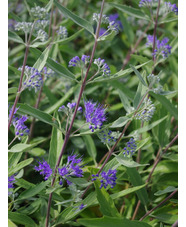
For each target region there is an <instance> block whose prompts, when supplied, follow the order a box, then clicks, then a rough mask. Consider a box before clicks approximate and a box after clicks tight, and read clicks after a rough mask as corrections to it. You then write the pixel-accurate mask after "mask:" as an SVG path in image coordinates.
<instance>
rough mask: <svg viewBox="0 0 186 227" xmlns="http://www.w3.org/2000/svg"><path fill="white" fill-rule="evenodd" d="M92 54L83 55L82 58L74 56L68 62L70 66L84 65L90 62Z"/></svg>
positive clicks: (80, 66)
mask: <svg viewBox="0 0 186 227" xmlns="http://www.w3.org/2000/svg"><path fill="white" fill-rule="evenodd" d="M89 59H90V56H88V55H82V57H81V60H80V58H79V57H78V56H75V57H73V58H72V59H71V60H70V61H69V64H68V67H79V68H82V67H84V66H85V65H86V64H87V63H88V62H89Z"/></svg>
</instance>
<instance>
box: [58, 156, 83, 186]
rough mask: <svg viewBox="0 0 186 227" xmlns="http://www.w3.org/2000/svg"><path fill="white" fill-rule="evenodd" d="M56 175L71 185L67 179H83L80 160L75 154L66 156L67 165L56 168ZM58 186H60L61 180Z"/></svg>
mask: <svg viewBox="0 0 186 227" xmlns="http://www.w3.org/2000/svg"><path fill="white" fill-rule="evenodd" d="M58 173H59V175H60V176H61V178H62V179H65V180H66V181H67V183H68V184H71V182H70V181H69V180H68V179H67V177H71V176H76V177H83V170H82V159H81V158H77V155H76V154H75V155H70V156H68V159H67V163H66V164H65V165H64V166H63V167H62V168H58ZM60 184H62V180H61V181H60Z"/></svg>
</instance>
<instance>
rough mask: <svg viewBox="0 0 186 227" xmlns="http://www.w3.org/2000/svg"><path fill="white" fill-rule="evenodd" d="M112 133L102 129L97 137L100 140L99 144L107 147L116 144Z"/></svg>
mask: <svg viewBox="0 0 186 227" xmlns="http://www.w3.org/2000/svg"><path fill="white" fill-rule="evenodd" d="M113 134H114V133H113V132H112V131H111V130H108V129H102V130H101V131H100V132H99V133H98V136H99V138H100V139H101V142H102V143H104V144H108V145H110V146H111V145H113V144H114V143H115V142H116V137H115V136H114V135H113Z"/></svg>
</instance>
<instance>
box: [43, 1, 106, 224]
mask: <svg viewBox="0 0 186 227" xmlns="http://www.w3.org/2000/svg"><path fill="white" fill-rule="evenodd" d="M104 3H105V0H102V4H101V11H100V18H99V23H98V25H97V29H96V35H95V42H94V46H93V49H92V54H91V58H90V62H89V65H88V68H87V71H86V74H85V77H84V80H83V83H82V85H81V89H80V92H79V96H78V100H77V103H76V107H75V110H74V114H73V117H72V120H71V123H70V126H69V128H68V131H67V133H66V136H65V139H64V143H63V147H62V149H61V153H60V155H59V158H58V160H57V164H56V167H55V170H54V177H53V179H52V184H51V186H53V185H54V183H55V179H56V173H57V168H58V166H59V164H60V162H61V158H62V156H63V153H64V151H65V148H66V145H67V143H68V140H69V137H70V132H71V129H72V126H73V123H74V120H75V117H76V114H77V110H78V107H79V103H80V100H81V97H82V94H83V91H84V89H85V86H86V80H87V77H88V73H89V70H90V67H91V65H92V62H93V58H94V53H95V51H96V47H97V39H98V36H99V30H100V26H101V18H102V14H103V7H104ZM51 202H52V193H50V194H49V200H48V207H47V216H46V223H45V227H48V224H49V216H50V207H51Z"/></svg>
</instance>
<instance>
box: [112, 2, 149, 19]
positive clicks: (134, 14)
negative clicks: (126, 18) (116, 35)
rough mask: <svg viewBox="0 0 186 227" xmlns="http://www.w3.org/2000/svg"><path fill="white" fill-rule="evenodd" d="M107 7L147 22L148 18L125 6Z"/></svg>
mask: <svg viewBox="0 0 186 227" xmlns="http://www.w3.org/2000/svg"><path fill="white" fill-rule="evenodd" d="M109 5H111V6H113V7H115V8H117V9H119V10H121V11H122V12H124V13H127V14H128V15H130V16H133V17H136V18H140V19H143V20H149V18H148V17H147V16H146V15H145V14H144V13H143V12H142V11H141V10H139V9H136V8H133V7H131V6H127V5H121V4H117V3H109Z"/></svg>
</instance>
